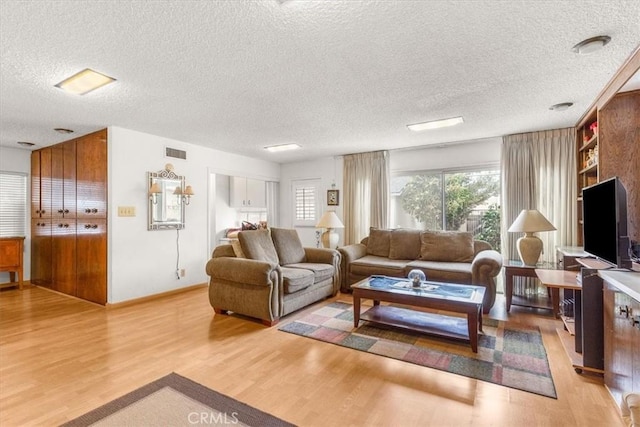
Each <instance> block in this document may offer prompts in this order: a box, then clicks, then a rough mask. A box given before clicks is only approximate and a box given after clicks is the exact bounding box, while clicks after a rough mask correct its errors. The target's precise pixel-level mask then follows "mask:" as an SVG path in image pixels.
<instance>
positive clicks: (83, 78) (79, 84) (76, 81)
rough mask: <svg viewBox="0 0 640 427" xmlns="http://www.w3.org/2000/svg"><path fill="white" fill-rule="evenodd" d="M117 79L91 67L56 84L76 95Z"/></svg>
mask: <svg viewBox="0 0 640 427" xmlns="http://www.w3.org/2000/svg"><path fill="white" fill-rule="evenodd" d="M115 81H116V79H114V78H113V77H109V76H105V75H104V74H102V73H98V72H97V71H93V70H92V69H90V68H85V69H84V70H82V71H80V72H79V73H77V74H74V75H73V76H71V77H69V78H67V79H64V80H63V81H61V82H60V83H58V84H57V85H55V86H56V87H58V88H60V89H62V90H64V91H66V92H69V93H72V94H74V95H86V94H87V93H89V92H91V91H93V90H96V89H98V88H100V87H102V86H104V85H108V84H109V83H112V82H115Z"/></svg>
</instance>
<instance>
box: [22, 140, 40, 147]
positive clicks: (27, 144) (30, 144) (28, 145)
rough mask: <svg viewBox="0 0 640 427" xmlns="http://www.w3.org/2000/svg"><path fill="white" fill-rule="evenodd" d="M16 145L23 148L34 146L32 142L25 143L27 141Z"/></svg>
mask: <svg viewBox="0 0 640 427" xmlns="http://www.w3.org/2000/svg"><path fill="white" fill-rule="evenodd" d="M18 144H20V145H22V146H23V147H33V146H34V145H36V144H34V143H33V142H27V141H18Z"/></svg>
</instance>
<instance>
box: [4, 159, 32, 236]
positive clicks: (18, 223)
mask: <svg viewBox="0 0 640 427" xmlns="http://www.w3.org/2000/svg"><path fill="white" fill-rule="evenodd" d="M0 176H17V177H21V178H22V182H21V185H22V186H23V189H22V190H23V191H24V193H23V194H22V195H21V196H23V200H22V202H23V203H22V209H23V211H22V215H18V214H15V215H10V216H11V217H12V218H14V220H13V221H11V223H12V227H10V228H8V229H7V230H6V231H5V227H4V226H3V222H7V223H8V222H9V221H6V219H7V218H8V215H7V214H6V213H5V212H4V210H3V206H4V203H2V202H1V198H2V197H3V196H2V195H0V216H1V217H2V219H0V237H26V235H27V232H28V229H29V214H30V207H29V203H30V201H29V175H28V174H27V173H24V172H11V171H3V170H0ZM7 189H8V187H7ZM2 190H3V187H2V180H1V179H0V193H3V194H7V192H6V191H2ZM17 204H18V201H17V199H16V200H12V202H11V203H10V207H11V208H13V207H15V206H16V205H17ZM18 217H21V218H20V220H17V218H18ZM20 227H21V230H19V228H20Z"/></svg>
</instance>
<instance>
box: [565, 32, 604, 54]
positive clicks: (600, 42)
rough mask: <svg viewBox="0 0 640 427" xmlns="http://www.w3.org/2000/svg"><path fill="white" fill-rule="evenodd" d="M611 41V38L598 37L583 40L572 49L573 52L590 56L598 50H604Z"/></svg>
mask: <svg viewBox="0 0 640 427" xmlns="http://www.w3.org/2000/svg"><path fill="white" fill-rule="evenodd" d="M610 41H611V37H609V36H596V37H591V38H590V39H586V40H582V41H581V42H580V43H578V44H577V45H575V46H574V47H572V48H571V50H572V51H573V52H575V53H578V54H580V55H588V54H590V53H593V52H595V51H596V50H600V49H602V48H603V47H604V46H605V45H606V44H607V43H609V42H610Z"/></svg>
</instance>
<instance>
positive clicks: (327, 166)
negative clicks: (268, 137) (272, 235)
mask: <svg viewBox="0 0 640 427" xmlns="http://www.w3.org/2000/svg"><path fill="white" fill-rule="evenodd" d="M342 164H343V161H342V157H336V158H334V157H325V158H322V159H318V160H314V161H308V162H298V163H288V164H284V165H282V167H281V178H280V201H281V204H280V227H282V228H294V227H293V207H294V205H293V200H292V198H291V191H292V182H293V181H297V180H300V179H319V180H320V181H321V186H320V188H321V194H320V195H321V198H322V212H324V211H326V210H335V211H336V214H337V215H338V217H339V218H340V219H341V220H342V219H343V218H344V215H343V208H344V202H343V197H344V191H342ZM333 183H335V184H336V186H335V189H336V190H340V201H339V203H340V205H339V206H327V192H326V190H331V189H332V187H331V184H333ZM295 228H296V230H298V235H299V236H300V240H302V244H303V245H304V246H311V247H315V246H316V235H315V233H316V230H317V229H316V228H315V227H295ZM320 231H324V230H320ZM336 231H337V232H338V234H339V235H340V240H339V243H338V244H339V245H342V244H344V230H343V229H339V230H336Z"/></svg>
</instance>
